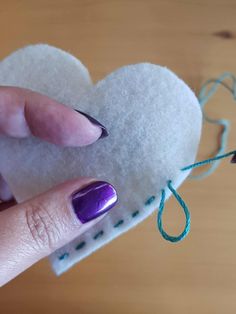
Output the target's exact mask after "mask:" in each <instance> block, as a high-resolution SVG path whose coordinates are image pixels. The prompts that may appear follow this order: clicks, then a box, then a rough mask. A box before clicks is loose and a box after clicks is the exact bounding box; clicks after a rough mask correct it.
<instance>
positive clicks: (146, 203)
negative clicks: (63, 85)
mask: <svg viewBox="0 0 236 314" xmlns="http://www.w3.org/2000/svg"><path fill="white" fill-rule="evenodd" d="M154 201H155V196H154V195H152V196H150V197H149V198H148V199H147V200H146V202H145V203H144V204H145V205H146V206H147V205H150V204H151V203H152V202H154Z"/></svg>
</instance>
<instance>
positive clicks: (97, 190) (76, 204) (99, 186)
mask: <svg viewBox="0 0 236 314" xmlns="http://www.w3.org/2000/svg"><path fill="white" fill-rule="evenodd" d="M116 203H117V193H116V190H115V188H114V187H113V186H112V185H111V184H109V183H107V182H104V181H96V182H93V183H91V184H90V185H88V186H86V187H85V188H82V189H81V190H79V191H76V192H74V193H73V194H72V206H73V208H74V211H75V214H76V216H77V217H78V219H79V220H80V221H81V222H82V223H86V222H88V221H90V220H93V219H95V218H97V217H99V216H101V215H103V214H104V213H106V212H107V211H109V210H110V209H111V208H112V207H113V206H115V204H116Z"/></svg>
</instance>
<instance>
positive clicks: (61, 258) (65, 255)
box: [58, 253, 69, 261]
mask: <svg viewBox="0 0 236 314" xmlns="http://www.w3.org/2000/svg"><path fill="white" fill-rule="evenodd" d="M68 257H69V253H64V254H62V255H61V256H59V257H58V258H59V260H60V261H63V260H64V259H66V258H68Z"/></svg>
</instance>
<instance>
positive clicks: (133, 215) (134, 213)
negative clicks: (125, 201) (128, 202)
mask: <svg viewBox="0 0 236 314" xmlns="http://www.w3.org/2000/svg"><path fill="white" fill-rule="evenodd" d="M138 214H139V210H136V211H135V212H133V213H132V217H133V218H134V217H136V216H137V215H138Z"/></svg>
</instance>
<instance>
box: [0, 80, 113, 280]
mask: <svg viewBox="0 0 236 314" xmlns="http://www.w3.org/2000/svg"><path fill="white" fill-rule="evenodd" d="M0 134H2V135H6V136H10V137H15V138H25V137H28V136H32V135H33V136H36V137H39V138H41V139H43V140H45V141H48V142H50V143H53V144H56V145H60V146H63V147H67V146H72V147H76V146H78V147H79V146H85V145H90V144H92V143H93V142H95V141H97V140H98V139H100V138H101V137H104V136H107V135H108V133H107V131H106V129H105V127H104V126H103V125H101V124H100V123H99V122H98V121H96V120H94V119H93V118H92V117H90V116H88V115H85V114H83V113H80V112H76V111H75V110H73V109H71V108H69V107H67V106H65V105H63V104H61V103H58V102H56V101H55V100H53V99H50V98H48V97H47V96H45V95H41V94H38V93H35V92H33V91H30V90H26V89H22V88H18V87H5V86H2V87H0ZM0 199H1V200H2V203H1V204H0V265H1V267H0V286H2V285H4V284H5V283H7V282H9V281H10V280H11V279H13V278H14V277H16V276H17V275H18V274H20V273H21V272H23V271H24V270H26V269H27V268H28V267H30V266H31V265H33V264H34V263H36V262H37V261H39V260H40V259H42V258H44V257H45V256H47V255H49V254H51V253H52V252H53V251H55V250H56V249H58V248H59V247H61V246H63V245H65V244H66V243H68V242H70V241H71V240H73V239H74V238H76V237H77V236H79V235H80V234H82V233H83V232H85V231H86V230H87V229H89V228H91V227H92V226H93V225H94V224H96V223H97V222H98V221H99V220H101V219H102V218H103V217H104V215H106V213H107V212H108V211H109V210H110V209H111V208H112V207H113V206H114V205H115V204H116V202H117V194H116V191H115V189H114V187H113V186H112V185H111V184H109V183H107V182H104V181H98V180H96V179H94V178H85V177H82V178H78V179H74V180H71V181H67V182H65V183H63V184H60V185H58V186H56V187H54V188H52V189H51V190H49V191H47V192H46V193H43V194H41V195H38V196H37V197H34V198H32V199H30V200H28V201H26V202H23V203H20V204H15V202H14V200H13V196H12V194H11V191H10V189H9V187H8V185H7V183H6V182H5V180H4V178H3V177H2V176H0Z"/></svg>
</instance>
